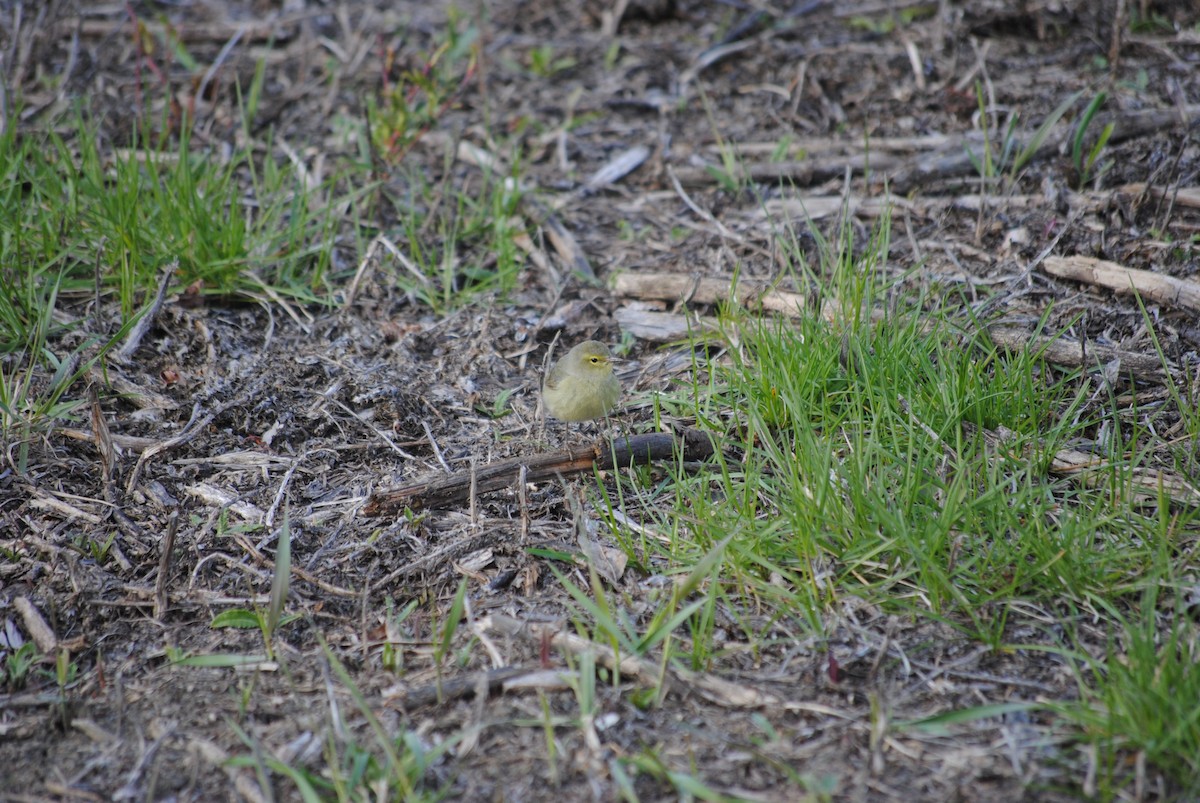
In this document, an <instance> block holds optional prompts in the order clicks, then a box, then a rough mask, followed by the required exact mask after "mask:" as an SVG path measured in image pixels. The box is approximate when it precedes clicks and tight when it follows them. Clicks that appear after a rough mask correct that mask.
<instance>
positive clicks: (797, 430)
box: [606, 222, 1200, 781]
mask: <svg viewBox="0 0 1200 803" xmlns="http://www.w3.org/2000/svg"><path fill="white" fill-rule="evenodd" d="M887 233H888V229H887V225H886V222H885V223H883V224H882V225H881V226H880V228H879V230H878V231H877V232H876V236H875V237H874V239H873V240H872V241H871V242H870V243H868V244H867V245H866V246H865V248H862V249H860V250H859V251H858V252H857V253H852V249H851V247H850V241H849V239H848V238H846V237H839V239H838V240H837V241H835V242H824V241H822V243H821V248H820V249H818V250H819V252H820V258H819V260H820V261H819V264H816V265H809V264H807V263H806V262H804V261H803V260H802V259H801V258H800V257H799V256H798V255H797V256H796V262H795V266H794V267H795V270H796V271H797V272H798V273H801V272H802V273H804V274H805V275H807V276H810V277H813V278H815V279H816V280H818V281H820V282H821V284H822V286H823V288H824V296H823V297H825V298H837V299H839V300H841V301H842V302H843V304H844V305H845V306H846V308H847V313H846V315H845V316H843V319H842V320H840V321H837V322H836V323H830V322H828V321H826V320H824V319H822V318H821V317H820V316H818V315H817V314H816V313H813V314H811V315H804V316H801V317H800V318H798V319H786V320H785V319H765V320H764V319H752V318H750V317H749V316H748V315H745V314H730V315H728V317H727V319H726V321H727V323H726V325H727V326H728V328H729V331H730V332H731V337H730V339H729V343H728V350H727V357H726V358H725V359H724V360H723V361H721V362H716V361H712V360H709V359H708V358H706V357H700V358H698V360H697V365H696V369H697V370H696V376H697V377H698V379H697V380H696V382H695V383H694V384H693V385H692V386H691V387H690V388H687V389H686V391H685V392H683V393H680V394H677V395H676V398H675V400H674V401H673V404H674V406H675V408H676V410H677V411H678V410H680V409H684V408H688V407H690V410H691V412H692V414H693V415H694V416H695V418H696V420H697V422H698V423H699V425H700V426H703V427H706V428H708V429H710V430H711V431H713V432H714V433H715V434H716V435H717V436H718V437H719V438H720V440H721V443H722V445H723V447H724V448H723V449H722V451H721V452H720V453H719V454H718V455H717V457H716V458H715V459H714V461H713V463H712V465H711V466H710V471H708V472H685V471H683V470H682V469H679V470H677V471H674V472H670V473H668V475H667V476H665V477H660V478H658V479H657V480H655V479H654V478H653V477H650V476H647V475H645V474H644V473H635V474H633V475H631V476H630V478H628V479H626V481H625V483H624V485H623V486H622V488H621V490H620V493H619V495H618V497H617V498H616V500H615V501H614V505H620V506H623V508H624V509H625V510H626V512H627V513H628V512H629V509H630V508H636V509H637V511H638V513H637V517H638V518H640V519H642V520H643V521H649V523H650V527H651V531H652V532H654V533H655V534H656V535H657V538H653V537H646V536H645V535H636V534H632V533H631V532H630V531H629V530H628V529H627V528H623V527H621V526H619V525H617V524H616V522H615V521H614V522H613V526H612V532H613V535H614V537H616V538H617V539H618V540H619V541H620V542H621V544H622V545H623V546H624V548H625V549H626V551H627V552H628V553H629V554H630V556H631V557H632V558H633V559H634V560H636V561H637V562H638V565H640V566H641V567H643V568H645V569H647V570H652V571H657V572H662V573H666V574H670V575H681V576H683V575H689V574H690V573H692V572H694V570H695V568H696V567H697V566H698V565H699V564H700V563H701V561H702V559H703V558H704V557H705V556H708V555H710V554H711V550H713V548H714V546H716V545H718V544H720V545H722V547H723V548H722V550H721V555H720V559H719V560H718V561H716V562H715V563H713V564H712V565H711V567H710V569H711V570H710V571H709V572H708V573H707V575H706V577H705V580H704V583H703V584H702V585H697V586H696V589H697V590H696V593H695V594H694V595H693V597H692V598H693V601H694V602H705V601H709V600H711V601H713V602H716V603H718V604H720V605H721V606H722V608H723V609H724V610H726V611H730V612H733V613H734V615H735V616H740V619H741V622H742V626H743V627H744V629H745V633H744V638H745V639H746V640H747V641H749V642H750V643H751V644H752V645H757V646H760V647H765V646H767V642H766V635H765V634H766V633H767V632H769V631H771V630H772V629H773V627H774V624H775V623H778V622H781V621H784V622H788V623H789V627H790V628H792V629H796V628H798V629H799V630H800V631H801V632H804V631H807V632H811V633H814V634H818V635H819V634H821V633H822V632H823V629H824V627H825V623H826V622H827V621H829V616H830V614H831V613H833V612H834V611H836V610H837V609H838V607H839V600H841V599H842V598H845V597H855V598H859V599H863V600H866V601H868V602H870V603H872V604H874V605H877V606H879V607H880V608H882V609H883V610H887V611H892V612H896V613H903V614H905V615H907V616H910V617H916V618H928V619H932V620H937V621H939V622H943V623H947V624H949V625H951V626H953V627H955V628H956V629H958V630H959V631H960V632H961V633H962V634H963V637H964V638H965V639H969V640H975V641H978V642H980V643H982V644H984V645H987V646H989V647H991V648H993V649H995V650H1012V649H1022V648H1032V649H1039V650H1049V651H1052V652H1055V653H1058V654H1060V655H1062V656H1063V658H1064V660H1069V661H1078V660H1079V658H1078V656H1077V655H1076V653H1075V649H1074V647H1072V646H1070V644H1071V642H1070V640H1069V639H1068V640H1066V641H1064V640H1062V638H1061V637H1060V636H1056V635H1047V637H1046V640H1045V641H1044V642H1042V643H1036V640H1035V643H1033V644H1028V643H1024V642H1022V643H1020V644H1014V643H1010V639H1012V633H1013V632H1014V631H1013V629H1012V628H1011V627H1009V625H1010V623H1011V622H1012V621H1013V620H1014V618H1016V617H1019V616H1022V615H1023V614H1022V613H1021V611H1022V610H1023V609H1024V608H1025V607H1027V606H1030V605H1033V606H1036V607H1037V608H1040V609H1043V610H1050V611H1070V610H1080V609H1081V608H1083V607H1084V606H1085V605H1086V607H1087V609H1089V610H1092V611H1096V612H1097V613H1095V614H1094V615H1093V618H1094V616H1100V617H1103V618H1107V619H1108V620H1109V626H1110V627H1112V628H1113V630H1114V632H1116V633H1118V634H1119V635H1118V636H1117V640H1118V641H1119V642H1120V643H1121V644H1123V645H1130V646H1129V647H1127V648H1126V649H1127V652H1126V653H1125V655H1123V656H1122V657H1121V659H1120V660H1119V661H1116V663H1114V661H1115V660H1116V656H1115V655H1114V656H1110V657H1109V658H1108V659H1106V660H1104V661H1096V662H1094V664H1089V665H1090V666H1092V669H1093V671H1092V672H1090V673H1088V674H1087V676H1086V678H1085V679H1084V680H1083V681H1081V684H1082V693H1083V694H1084V697H1085V699H1086V700H1088V701H1089V702H1090V703H1091V707H1088V708H1085V709H1084V710H1085V711H1091V712H1096V711H1098V712H1101V713H1094V715H1089V716H1088V717H1081V716H1080V715H1079V713H1078V712H1075V711H1073V712H1072V714H1071V716H1072V717H1073V719H1074V721H1077V722H1083V723H1085V726H1086V730H1087V734H1088V738H1089V739H1094V740H1098V741H1102V742H1103V743H1104V744H1105V745H1107V747H1108V748H1109V749H1110V750H1118V751H1119V750H1124V749H1140V750H1143V751H1145V752H1146V756H1147V758H1149V759H1150V760H1152V761H1153V762H1154V763H1155V764H1156V765H1157V766H1158V767H1160V768H1162V769H1163V770H1164V771H1166V772H1168V773H1170V774H1172V775H1173V777H1175V778H1176V779H1178V780H1181V781H1184V780H1186V779H1187V778H1188V777H1189V773H1192V774H1194V772H1195V765H1194V757H1195V755H1196V745H1197V744H1198V743H1200V742H1198V740H1200V716H1194V715H1192V714H1191V713H1190V710H1189V711H1188V712H1183V713H1181V715H1180V716H1179V717H1178V718H1176V719H1174V720H1173V721H1169V722H1166V723H1163V722H1161V711H1162V710H1166V709H1164V708H1160V709H1158V711H1159V724H1158V725H1154V726H1153V727H1152V722H1153V721H1154V715H1153V714H1152V713H1151V712H1152V711H1154V710H1155V707H1156V706H1161V705H1165V698H1164V695H1169V694H1175V695H1179V696H1180V697H1181V698H1182V697H1186V698H1187V699H1191V697H1194V691H1195V690H1194V689H1193V688H1192V687H1193V686H1194V685H1195V683H1196V682H1197V678H1200V673H1197V672H1196V671H1195V669H1194V666H1195V664H1194V662H1193V660H1192V659H1194V657H1195V656H1194V654H1193V653H1194V646H1195V645H1194V644H1193V643H1192V642H1193V641H1194V637H1188V638H1185V637H1184V632H1185V630H1186V631H1188V632H1190V630H1189V628H1190V626H1188V627H1185V628H1183V629H1181V627H1183V626H1182V625H1180V626H1175V627H1171V628H1167V629H1166V630H1163V628H1162V627H1161V622H1159V623H1157V624H1156V616H1157V614H1156V611H1155V606H1154V605H1152V604H1147V603H1146V602H1145V601H1144V600H1143V599H1142V592H1141V589H1143V588H1145V587H1147V585H1154V584H1157V583H1159V582H1162V581H1163V579H1164V578H1166V579H1167V580H1169V581H1170V582H1172V583H1179V582H1181V580H1180V579H1179V578H1181V577H1182V576H1183V575H1184V574H1185V573H1187V572H1189V571H1190V572H1192V573H1194V572H1195V571H1196V568H1197V566H1196V561H1195V559H1194V557H1190V556H1184V559H1183V560H1180V559H1179V557H1178V556H1176V555H1175V554H1174V553H1175V551H1176V550H1174V548H1173V547H1172V546H1171V545H1172V544H1175V543H1177V542H1178V539H1179V538H1180V535H1181V533H1182V532H1187V533H1189V534H1190V536H1191V538H1192V539H1194V537H1195V534H1196V531H1197V519H1196V512H1195V511H1193V510H1187V511H1181V510H1175V509H1172V507H1171V504H1170V502H1169V500H1168V499H1166V498H1165V497H1164V498H1163V499H1161V500H1160V504H1158V505H1153V504H1146V503H1145V500H1144V499H1143V500H1139V499H1138V498H1137V497H1136V495H1135V494H1134V493H1133V492H1132V485H1131V483H1130V472H1131V471H1132V470H1133V469H1134V468H1136V467H1138V466H1141V465H1143V464H1145V463H1146V462H1147V461H1149V460H1150V459H1151V456H1152V455H1153V453H1154V452H1155V451H1156V450H1155V449H1154V444H1155V443H1156V441H1155V440H1154V438H1153V433H1152V432H1151V431H1150V430H1149V429H1148V428H1147V427H1145V426H1143V425H1140V424H1138V423H1137V421H1131V420H1129V417H1128V414H1127V411H1124V410H1118V409H1116V405H1115V404H1107V403H1106V402H1105V401H1104V400H1103V399H1104V394H1103V393H1097V392H1096V391H1097V388H1096V387H1095V386H1094V384H1093V383H1094V380H1093V379H1091V378H1089V377H1088V376H1086V374H1085V373H1084V372H1081V371H1066V372H1064V371H1061V370H1059V369H1056V368H1054V367H1052V366H1049V365H1047V364H1045V363H1044V362H1043V361H1042V360H1041V358H1040V356H1039V355H1038V354H1037V353H1034V352H1025V353H1004V352H1001V351H998V350H997V349H996V348H995V347H994V346H993V345H992V344H991V343H990V342H989V341H988V339H987V337H986V334H984V333H983V330H984V327H982V326H980V325H978V324H976V323H975V322H973V321H969V320H967V321H966V322H965V324H964V322H962V321H960V320H958V319H955V318H952V317H951V315H952V312H944V311H941V309H939V308H938V307H936V306H935V305H934V304H932V303H926V301H925V300H924V299H921V298H919V297H916V298H909V299H908V303H907V305H905V304H901V305H900V310H899V311H895V312H889V313H887V314H885V315H882V316H881V315H875V316H872V315H869V314H866V313H867V311H869V310H878V309H880V308H881V307H882V306H883V305H882V304H879V303H877V301H876V300H877V299H880V298H882V297H883V296H884V291H885V290H886V291H889V293H892V294H894V292H895V291H896V290H898V288H889V287H886V286H885V284H884V279H883V278H882V276H883V272H882V267H883V266H884V265H885V264H886V261H887V251H888V236H887ZM902 297H903V296H902ZM734 333H736V334H734ZM700 377H706V378H707V380H706V381H702V380H701V379H700ZM688 397H690V398H688ZM1181 403H1182V402H1181ZM1185 415H1187V413H1185ZM1002 430H1003V431H1006V432H1007V437H1006V439H1005V440H1002V441H1000V442H997V441H996V439H995V438H993V437H989V436H988V433H995V432H1000V431H1002ZM1101 431H1104V432H1107V433H1108V434H1107V435H1106V436H1105V438H1104V439H1103V440H1100V439H1098V438H1097V434H1098V433H1099V432H1101ZM1097 442H1099V443H1101V451H1100V452H1099V453H1098V454H1097V458H1098V460H1104V461H1105V467H1104V468H1103V469H1101V470H1099V471H1097V472H1094V473H1093V474H1092V476H1091V482H1088V483H1081V482H1074V481H1070V480H1067V479H1062V478H1056V477H1054V476H1053V475H1051V474H1050V473H1049V471H1048V469H1049V465H1050V458H1051V457H1052V456H1053V455H1054V453H1055V452H1056V451H1058V450H1059V449H1062V448H1065V447H1068V446H1071V447H1076V446H1078V444H1080V443H1097ZM1180 465H1181V466H1182V467H1186V466H1187V465H1190V464H1189V463H1188V462H1187V460H1186V459H1184V458H1181V459H1180ZM1095 600H1105V601H1106V606H1105V607H1103V608H1102V607H1100V606H1099V605H1096V604H1095V603H1094V601H1095ZM672 604H673V605H674V606H676V609H678V610H681V611H685V612H686V613H688V614H689V615H688V617H687V618H686V620H684V621H681V622H680V633H679V634H678V635H677V636H676V637H675V638H672V639H670V640H667V639H662V641H663V643H664V644H669V645H670V647H671V648H672V649H673V650H674V651H675V652H674V654H675V655H676V656H677V657H679V658H683V659H685V660H688V661H690V662H691V663H692V664H693V665H697V666H701V667H708V666H711V665H713V663H714V662H715V661H718V659H719V658H720V656H719V653H718V647H717V645H714V644H713V642H712V633H713V624H712V618H711V614H710V612H711V607H710V606H709V605H707V604H702V605H699V606H698V607H694V608H693V607H690V606H689V605H688V600H687V599H673V600H672ZM693 604H694V603H693ZM1118 613H1119V615H1118ZM606 618H608V619H613V618H616V616H615V615H614V614H612V613H611V612H610V613H608V614H607V615H606ZM640 626H641V627H643V628H648V627H649V623H648V622H642V623H641V625H640ZM1062 627H1063V629H1064V630H1065V631H1066V632H1067V633H1068V634H1069V633H1072V632H1073V627H1074V620H1073V619H1072V618H1071V617H1070V616H1065V617H1064V619H1063V622H1062ZM627 630H628V626H627ZM1164 633H1165V634H1166V636H1165V638H1167V639H1168V643H1166V644H1158V645H1157V646H1156V644H1155V641H1154V639H1155V637H1156V634H1157V637H1158V638H1160V639H1161V638H1164V636H1163V634H1164ZM636 638H637V637H636V634H627V635H626V636H625V641H626V642H627V643H636ZM1189 639H1190V640H1189ZM1193 676H1195V677H1193Z"/></svg>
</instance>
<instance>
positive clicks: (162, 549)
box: [154, 510, 179, 621]
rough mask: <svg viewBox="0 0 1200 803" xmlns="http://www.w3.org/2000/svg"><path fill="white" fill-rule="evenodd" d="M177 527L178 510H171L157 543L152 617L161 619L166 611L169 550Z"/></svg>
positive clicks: (169, 561) (171, 549)
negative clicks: (156, 576)
mask: <svg viewBox="0 0 1200 803" xmlns="http://www.w3.org/2000/svg"><path fill="white" fill-rule="evenodd" d="M178 527H179V511H178V510H174V511H172V512H171V518H170V519H169V520H168V521H167V534H166V536H164V537H163V540H162V543H161V544H160V545H159V556H158V578H157V580H156V581H155V583H154V618H155V619H158V620H160V621H161V620H162V618H163V615H164V614H166V612H167V576H168V574H169V573H170V570H171V552H172V551H174V549H175V531H176V529H177V528H178Z"/></svg>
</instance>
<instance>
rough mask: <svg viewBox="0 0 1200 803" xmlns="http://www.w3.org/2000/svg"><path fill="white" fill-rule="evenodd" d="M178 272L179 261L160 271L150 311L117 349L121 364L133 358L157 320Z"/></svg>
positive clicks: (117, 356) (176, 260) (147, 311)
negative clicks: (172, 279) (172, 280)
mask: <svg viewBox="0 0 1200 803" xmlns="http://www.w3.org/2000/svg"><path fill="white" fill-rule="evenodd" d="M177 270H179V260H178V259H174V260H171V263H170V264H169V265H167V266H166V267H165V268H163V270H162V275H161V276H160V277H159V279H158V292H157V293H155V295H154V302H153V303H152V304H151V305H150V309H148V310H146V313H145V314H144V315H142V317H141V318H139V319H138V322H137V323H136V324H134V326H133V328H132V329H130V330H129V334H128V335H126V337H125V342H124V343H122V344H121V348H119V349H117V353H116V355H115V356H116V358H117V359H118V360H120V361H121V362H129V360H130V359H132V357H133V353H134V352H135V351H137V349H138V346H140V345H141V343H142V339H143V338H144V337H145V336H146V333H147V332H149V331H150V327H151V326H152V325H153V324H154V321H155V320H156V319H157V318H158V313H159V312H161V311H162V307H163V302H164V301H166V298H167V290H168V288H170V286H171V277H173V276H174V275H175V271H177Z"/></svg>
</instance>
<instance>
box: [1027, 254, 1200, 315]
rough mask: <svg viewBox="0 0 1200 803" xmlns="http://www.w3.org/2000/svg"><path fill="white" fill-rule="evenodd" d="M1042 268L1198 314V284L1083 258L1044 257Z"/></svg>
mask: <svg viewBox="0 0 1200 803" xmlns="http://www.w3.org/2000/svg"><path fill="white" fill-rule="evenodd" d="M1042 268H1043V269H1044V270H1045V271H1046V272H1047V273H1049V274H1050V275H1051V276H1057V277H1059V278H1062V279H1070V280H1071V281H1076V282H1082V283H1084V284H1095V285H1099V286H1101V287H1107V288H1109V289H1111V290H1115V291H1116V292H1118V293H1129V292H1133V293H1137V294H1138V295H1141V296H1142V297H1143V298H1148V299H1150V300H1151V301H1156V302H1158V303H1159V304H1166V305H1167V306H1171V307H1183V308H1185V309H1189V310H1192V311H1200V284H1198V283H1196V282H1191V281H1187V280H1186V279H1176V278H1175V277H1174V276H1164V275H1163V274H1161V273H1151V272H1150V271H1148V270H1138V269H1137V268H1127V267H1125V266H1124V265H1119V264H1117V263H1116V262H1107V261H1105V260H1103V259H1094V258H1092V257H1084V256H1073V257H1046V259H1045V260H1044V261H1043V263H1042Z"/></svg>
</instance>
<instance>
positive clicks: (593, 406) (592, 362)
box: [542, 340, 621, 421]
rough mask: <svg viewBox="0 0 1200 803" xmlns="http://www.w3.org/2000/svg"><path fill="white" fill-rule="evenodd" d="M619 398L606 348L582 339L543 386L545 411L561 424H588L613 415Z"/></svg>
mask: <svg viewBox="0 0 1200 803" xmlns="http://www.w3.org/2000/svg"><path fill="white" fill-rule="evenodd" d="M620 398H621V383H620V381H618V379H617V377H616V376H614V375H613V359H612V356H611V355H610V354H609V352H608V346H606V345H604V344H603V343H601V342H600V341H598V340H585V341H583V342H582V343H580V344H579V345H577V346H575V347H574V348H573V349H571V350H570V351H568V352H567V353H566V354H565V355H563V357H562V359H560V360H559V361H558V362H556V363H555V364H554V367H553V368H551V369H550V373H549V374H547V375H546V381H545V382H543V383H542V403H543V404H544V405H545V408H546V412H547V413H549V414H550V415H552V416H554V417H555V418H557V419H558V420H560V421H589V420H591V419H593V418H603V417H604V416H607V415H608V414H609V413H610V412H612V410H613V408H614V407H616V406H617V402H618V401H619V400H620Z"/></svg>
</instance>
